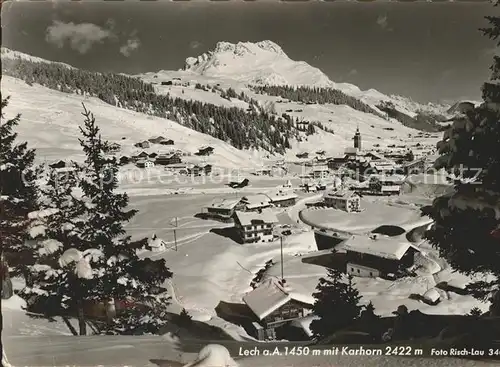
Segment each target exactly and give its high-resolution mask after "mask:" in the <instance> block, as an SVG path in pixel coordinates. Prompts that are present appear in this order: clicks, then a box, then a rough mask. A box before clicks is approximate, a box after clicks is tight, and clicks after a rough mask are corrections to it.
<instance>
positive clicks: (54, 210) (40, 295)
mask: <svg viewBox="0 0 500 367" xmlns="http://www.w3.org/2000/svg"><path fill="white" fill-rule="evenodd" d="M68 168H69V169H68ZM71 169H73V170H71ZM76 169H77V167H76V165H75V164H73V167H71V166H70V167H65V169H64V173H62V172H60V171H59V169H50V171H49V175H48V180H47V182H46V184H45V185H43V186H42V188H41V194H42V195H41V206H42V207H43V208H44V209H43V210H42V211H41V212H40V215H36V218H34V219H33V220H32V221H31V223H30V228H29V230H28V233H29V235H30V239H31V243H32V246H33V253H32V256H33V258H34V259H35V261H34V264H33V265H32V266H30V267H29V268H28V273H29V278H30V282H29V284H27V286H26V287H25V288H24V289H22V290H21V292H20V295H21V297H23V298H24V299H25V300H26V301H27V303H28V309H29V310H30V311H34V312H37V313H41V314H44V315H46V316H48V317H52V316H56V315H68V316H69V315H71V310H74V309H75V307H76V305H75V304H74V303H72V302H73V301H74V300H75V298H74V297H70V296H68V294H70V293H71V292H72V290H71V286H70V284H69V282H68V271H67V269H64V268H62V267H61V266H60V265H59V259H60V257H61V256H62V254H63V253H64V252H65V251H66V250H68V249H70V248H72V246H73V238H76V237H77V233H76V232H75V231H74V228H75V225H74V222H75V221H77V220H78V218H79V215H81V214H82V213H81V206H79V205H75V203H76V200H77V199H75V198H74V197H73V192H74V190H75V188H77V177H78V176H77V173H78V172H77V170H76ZM79 210H80V211H79ZM35 214H38V213H35Z"/></svg>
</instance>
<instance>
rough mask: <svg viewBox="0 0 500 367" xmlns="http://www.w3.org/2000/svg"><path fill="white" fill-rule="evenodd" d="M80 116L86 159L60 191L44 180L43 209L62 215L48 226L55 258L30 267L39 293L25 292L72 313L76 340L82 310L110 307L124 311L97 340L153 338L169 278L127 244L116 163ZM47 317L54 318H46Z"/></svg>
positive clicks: (141, 244)
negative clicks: (144, 335)
mask: <svg viewBox="0 0 500 367" xmlns="http://www.w3.org/2000/svg"><path fill="white" fill-rule="evenodd" d="M83 115H84V117H85V125H84V126H83V127H81V128H80V131H81V133H82V136H83V137H82V138H81V139H80V144H81V146H82V148H83V151H84V153H85V156H86V159H85V162H84V163H83V164H81V165H76V166H75V167H76V172H77V173H78V175H75V176H72V177H73V178H71V179H70V180H69V181H66V182H65V183H64V184H62V185H61V182H57V183H56V180H55V178H54V176H52V180H50V179H49V185H48V186H49V189H48V191H47V197H48V198H49V199H48V200H47V201H46V203H45V205H46V206H47V207H49V208H50V207H52V208H53V207H54V206H56V207H58V208H59V209H61V210H59V211H58V215H53V216H51V218H50V219H49V220H48V221H47V224H46V227H47V228H48V229H49V230H47V231H46V233H45V235H46V237H48V238H47V240H52V241H53V242H54V241H55V242H56V243H57V245H55V246H53V247H52V248H53V249H54V250H55V251H53V252H51V253H50V254H48V255H47V256H46V257H44V258H40V259H39V261H40V262H39V263H38V264H36V266H35V267H34V270H36V274H37V281H36V288H35V287H33V289H32V290H29V289H28V291H31V292H32V293H38V294H42V296H43V297H45V300H46V305H47V308H48V305H51V306H54V305H56V307H54V309H55V310H56V312H63V310H64V309H65V310H68V311H67V313H69V314H73V315H74V314H75V313H76V315H77V316H78V320H79V327H80V330H79V334H80V335H85V334H86V320H85V314H84V306H85V305H86V304H96V303H102V304H104V305H107V309H115V308H116V305H117V304H123V305H127V306H126V307H125V309H124V310H121V311H119V312H116V310H115V311H113V312H116V316H115V315H113V317H110V318H109V320H108V321H109V322H108V324H107V325H106V326H105V327H103V329H102V330H101V331H102V332H106V333H120V334H130V333H137V332H140V333H144V332H148V333H157V332H158V331H159V329H160V327H161V326H162V325H164V324H165V323H166V306H167V305H168V296H167V294H166V292H165V290H164V289H163V288H162V284H163V283H164V282H165V281H166V280H167V279H168V278H169V277H171V275H172V273H171V272H170V271H169V270H168V269H167V267H166V266H165V260H158V261H153V260H150V259H140V258H139V257H138V255H137V250H139V249H143V248H145V246H146V243H147V241H146V240H145V239H144V240H140V241H132V240H131V238H130V236H127V234H126V232H125V230H124V224H125V223H126V222H127V221H129V220H130V219H131V218H132V217H133V216H134V215H135V214H136V211H135V210H127V206H128V196H127V195H126V194H118V193H116V189H117V186H118V182H117V173H118V163H117V162H116V160H115V159H111V158H109V157H108V156H107V154H108V153H109V143H108V142H107V141H104V140H102V139H101V136H100V134H99V128H98V127H97V125H96V123H95V119H94V117H93V115H92V114H91V113H90V112H88V111H87V110H86V109H85V106H84V113H83ZM72 180H76V181H72ZM73 183H76V184H77V185H78V187H79V189H80V190H81V192H82V195H81V196H80V197H75V196H73V195H72V194H71V189H70V186H72V185H73ZM57 190H58V191H57ZM56 192H59V197H60V198H61V200H60V201H58V200H57V195H56ZM58 226H59V227H60V228H59V230H58V228H57V227H58ZM42 242H43V241H42ZM42 242H41V243H42ZM49 312H52V313H53V311H50V310H46V312H45V313H46V314H49ZM109 313H111V310H110V311H109Z"/></svg>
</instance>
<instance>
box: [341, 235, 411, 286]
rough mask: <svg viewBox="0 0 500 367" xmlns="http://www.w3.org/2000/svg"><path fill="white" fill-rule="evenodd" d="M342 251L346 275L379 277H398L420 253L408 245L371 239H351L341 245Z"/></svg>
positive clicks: (390, 240)
mask: <svg viewBox="0 0 500 367" xmlns="http://www.w3.org/2000/svg"><path fill="white" fill-rule="evenodd" d="M342 248H343V249H344V250H345V251H346V261H347V274H350V275H355V276H359V277H379V276H387V275H388V274H398V273H400V272H401V271H403V270H405V269H407V268H409V267H411V266H413V265H414V259H415V253H416V252H419V251H420V250H419V249H418V248H417V247H415V246H413V245H412V244H411V243H410V242H407V241H401V240H398V239H393V238H388V237H381V236H378V235H376V234H372V235H371V236H369V237H367V236H352V237H351V238H350V239H348V240H347V241H346V242H344V243H343V244H342Z"/></svg>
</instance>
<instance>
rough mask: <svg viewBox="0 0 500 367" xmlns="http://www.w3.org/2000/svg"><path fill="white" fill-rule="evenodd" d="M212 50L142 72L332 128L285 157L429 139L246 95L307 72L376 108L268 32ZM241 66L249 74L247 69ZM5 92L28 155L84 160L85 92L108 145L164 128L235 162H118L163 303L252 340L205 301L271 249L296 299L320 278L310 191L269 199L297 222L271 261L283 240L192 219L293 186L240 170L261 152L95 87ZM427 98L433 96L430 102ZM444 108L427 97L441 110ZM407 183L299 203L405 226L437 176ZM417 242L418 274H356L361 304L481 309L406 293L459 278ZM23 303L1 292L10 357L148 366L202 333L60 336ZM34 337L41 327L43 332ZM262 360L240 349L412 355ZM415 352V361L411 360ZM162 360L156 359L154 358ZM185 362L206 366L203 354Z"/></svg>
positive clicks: (327, 361) (22, 361)
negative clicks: (170, 67)
mask: <svg viewBox="0 0 500 367" xmlns="http://www.w3.org/2000/svg"><path fill="white" fill-rule="evenodd" d="M255 47H257V48H255ZM216 51H217V52H215V53H216V54H217V55H215V56H216V57H214V54H209V55H206V56H202V57H201V58H198V59H197V60H195V59H192V60H188V61H189V62H188V64H189V66H188V68H187V70H184V71H177V72H167V71H165V72H158V73H148V74H144V75H142V76H141V77H142V78H143V79H145V80H147V81H154V82H156V83H160V82H161V81H163V80H170V79H172V78H173V77H179V78H181V80H182V82H186V81H189V82H190V83H196V82H199V83H201V84H212V85H213V84H220V85H221V87H224V88H228V87H232V88H234V89H235V90H236V91H237V92H240V91H244V92H245V93H246V94H247V95H248V96H249V97H251V98H254V99H257V100H259V101H261V102H262V103H263V104H266V103H267V105H268V106H269V107H270V108H273V109H275V111H276V112H277V113H278V114H281V113H283V112H286V111H287V110H290V109H292V110H293V113H291V114H292V115H293V116H297V117H301V118H304V119H306V120H310V121H321V122H322V123H323V124H324V125H325V126H327V127H329V128H332V129H333V130H334V131H335V134H331V133H326V132H323V131H321V132H319V133H318V134H314V135H312V136H309V137H308V138H307V141H302V142H300V143H299V142H296V141H292V142H291V143H292V146H293V149H292V150H290V151H289V152H288V153H287V156H286V157H284V158H285V159H286V160H287V161H288V162H289V161H292V160H296V158H295V154H297V153H298V152H304V151H308V152H316V151H318V150H325V151H326V152H327V154H328V155H337V154H340V153H341V152H342V151H343V150H344V148H345V147H346V146H351V144H352V140H351V138H352V136H353V134H354V131H355V130H356V128H357V127H358V126H359V128H360V130H361V132H362V135H363V144H364V146H365V147H372V146H374V145H375V144H380V145H381V147H384V146H387V145H389V144H395V145H398V144H402V145H405V144H406V145H411V144H417V143H420V144H421V145H424V146H431V145H433V144H435V142H436V140H437V136H433V137H430V138H429V139H424V138H422V137H417V134H416V131H415V130H412V129H409V128H406V127H404V126H402V125H401V124H400V123H398V122H396V121H392V120H391V121H387V120H385V119H382V118H379V117H376V116H374V115H370V114H366V113H362V112H359V111H356V110H353V109H351V108H349V107H346V106H333V105H302V104H299V103H291V102H284V103H278V99H279V98H277V97H270V96H264V95H258V94H255V93H253V92H252V91H251V90H250V89H249V88H248V86H246V83H249V82H260V83H262V82H266V81H267V82H273V83H274V84H283V83H284V82H286V83H289V84H305V83H306V82H307V84H311V80H312V81H313V84H316V85H326V86H333V87H335V88H339V89H341V90H343V91H344V92H345V93H347V94H350V95H355V96H358V97H359V98H361V99H362V100H364V101H365V102H366V103H369V104H372V105H373V104H376V103H378V102H379V101H380V100H385V99H386V97H387V96H383V95H380V94H379V92H377V91H374V90H370V91H366V92H362V91H360V90H359V89H358V88H357V87H355V86H352V85H347V84H336V83H333V82H331V81H330V80H328V78H326V76H325V75H324V74H323V73H321V71H319V70H318V69H315V68H312V67H311V66H309V65H307V64H305V63H300V62H298V63H297V62H295V61H292V60H290V59H288V57H287V56H286V55H285V54H284V52H283V51H282V50H281V49H280V48H279V46H277V45H275V44H273V43H269V42H264V43H260V44H258V45H257V46H255V44H241V45H240V44H239V45H238V46H235V45H231V44H228V43H221V44H219V45H218V46H217V50H216ZM15 55H17V56H19V55H18V54H15ZM252 55H253V56H252ZM262 55H264V56H265V57H264V56H262ZM17 56H16V57H17ZM2 57H4V55H3V54H2ZM22 57H24V56H22ZM235 60H236V61H235ZM241 60H246V61H248V60H250V61H251V62H250V61H248V62H246V64H245V63H242V62H241ZM252 60H253V61H252ZM225 64H226V65H225ZM227 65H229V66H230V67H228V66H227ZM231 65H232V67H231ZM245 70H247V71H248V70H253V71H249V72H245ZM157 88H158V91H159V92H161V93H170V94H171V95H172V96H178V97H182V98H190V99H197V100H202V101H205V102H209V103H214V104H220V105H224V106H238V107H241V108H246V104H245V103H244V102H242V101H239V100H232V101H228V100H225V99H223V98H220V96H219V95H217V94H215V93H213V92H205V91H201V90H199V89H195V88H194V87H193V85H188V86H161V85H159V86H158V87H157ZM2 94H3V95H4V96H7V95H10V96H11V97H12V98H11V100H10V102H9V106H8V109H7V110H6V111H5V113H6V115H7V116H8V117H10V116H13V115H14V114H15V113H21V114H22V118H21V123H20V125H19V129H18V132H19V138H20V139H22V140H27V141H28V142H29V144H30V147H33V148H36V149H37V154H38V159H39V160H41V161H47V162H48V163H51V162H52V161H55V160H58V159H75V160H80V159H81V158H82V153H81V149H80V146H79V143H78V136H79V131H78V126H79V125H81V124H82V122H83V118H82V116H81V112H82V106H81V103H82V102H84V103H85V106H86V107H87V109H89V110H90V111H92V112H93V113H94V115H95V117H96V120H97V122H98V124H99V126H100V127H101V129H102V133H103V136H104V138H106V139H109V140H110V141H112V142H117V143H119V144H120V145H121V147H122V149H121V152H120V153H118V155H131V154H135V153H137V152H139V151H140V150H139V149H137V148H135V147H134V146H133V145H134V144H135V143H137V142H139V141H142V140H145V139H148V138H151V137H156V136H159V135H162V136H165V137H166V138H168V139H173V140H174V141H175V145H174V146H173V147H172V148H173V149H180V150H182V151H183V152H185V153H186V154H187V155H186V156H185V158H184V160H185V161H187V162H189V163H210V164H213V165H214V166H216V167H221V168H225V169H229V170H239V172H237V174H236V176H234V175H227V172H221V174H220V176H213V177H209V178H206V177H200V178H195V179H191V178H189V179H188V178H186V177H181V176H171V175H167V174H166V173H165V172H164V171H163V170H162V169H160V168H157V167H154V168H151V169H140V170H139V169H136V168H133V167H132V166H125V167H123V168H122V169H121V172H120V173H121V176H120V189H121V190H123V191H126V192H128V193H129V195H130V196H131V206H132V207H134V208H136V209H138V210H139V213H138V215H137V216H136V217H135V218H134V219H133V220H132V221H131V222H130V223H129V224H128V226H127V230H128V231H129V232H130V234H131V235H132V236H133V237H144V236H148V237H149V236H151V235H152V234H153V233H155V234H156V235H157V236H158V237H160V238H161V239H163V240H164V242H165V243H166V245H167V248H166V250H165V251H162V252H154V253H145V254H144V256H150V257H152V258H155V259H158V258H164V259H165V260H166V263H167V265H168V266H169V268H170V269H171V270H172V271H173V273H174V276H173V278H172V279H171V280H170V281H169V282H167V284H166V286H167V287H168V289H169V292H170V295H171V297H172V305H171V309H172V311H174V312H179V311H180V310H181V309H182V308H185V309H186V310H187V311H188V313H189V314H190V315H192V316H193V318H194V319H195V320H199V321H204V322H207V323H208V324H211V325H215V326H218V327H221V328H222V329H224V330H225V331H226V332H227V333H228V334H229V335H231V336H233V337H234V338H235V339H236V340H241V339H242V338H248V335H246V333H245V332H244V330H242V329H241V328H240V327H237V326H235V325H232V324H230V323H228V322H227V321H225V320H223V319H221V318H219V317H218V316H217V315H216V312H215V308H216V306H217V305H218V304H219V302H220V301H226V302H237V303H241V302H242V297H243V296H244V295H245V293H246V292H248V291H249V290H251V287H250V283H251V281H252V279H253V278H254V277H255V275H256V273H257V272H258V271H259V270H261V269H262V268H263V267H264V265H265V263H266V262H267V261H269V260H271V259H273V260H274V265H273V266H271V267H270V268H268V269H267V270H266V272H265V274H264V277H272V276H279V275H280V273H281V265H283V269H284V273H285V278H286V279H287V283H288V285H289V286H291V287H292V288H293V290H294V292H296V293H300V294H301V295H302V296H304V297H309V298H310V297H311V295H312V293H313V291H314V289H315V287H316V285H317V283H318V279H319V278H320V277H323V276H325V275H326V272H327V271H326V269H325V268H323V267H321V266H318V265H312V264H308V263H305V262H303V261H302V260H303V257H305V256H311V254H314V252H315V251H316V244H315V241H314V234H313V232H312V231H311V230H310V228H309V227H308V226H307V225H305V224H303V223H297V221H298V220H299V217H300V216H299V212H300V211H301V210H302V209H304V206H305V202H306V201H307V200H311V201H315V200H317V199H318V196H316V195H304V194H301V195H300V198H299V201H298V203H297V204H296V205H295V206H293V207H290V208H287V209H273V210H274V211H275V212H276V213H277V215H278V218H279V221H280V223H281V224H289V225H290V224H291V225H292V230H293V231H292V232H293V234H292V235H290V236H287V237H285V238H284V241H283V251H284V256H283V264H281V262H280V261H281V260H280V242H279V241H275V242H271V243H265V244H245V245H240V244H238V243H236V242H234V241H233V240H232V239H231V238H229V237H226V236H225V235H224V229H225V228H226V227H227V226H228V225H227V224H223V223H219V222H215V221H209V220H202V219H198V218H196V217H195V215H196V214H197V213H200V212H201V209H202V207H204V206H206V205H208V204H209V203H210V202H212V201H213V200H214V199H217V198H227V197H235V198H236V197H241V196H244V195H246V194H249V193H262V192H266V191H269V190H272V189H273V188H275V187H276V186H278V185H281V184H284V183H285V182H286V180H288V179H290V180H291V181H292V184H293V186H294V187H297V186H298V184H299V183H300V180H299V179H298V175H297V172H295V175H294V174H292V173H289V175H288V176H285V175H283V176H281V177H274V178H264V177H257V176H251V175H250V173H249V172H251V170H253V169H255V168H258V167H261V166H262V165H263V164H264V163H269V161H265V160H264V155H265V154H264V153H263V152H253V151H252V152H251V151H241V150H237V149H235V148H234V147H232V146H230V145H228V144H227V143H225V142H222V141H220V140H217V139H215V138H212V137H210V136H207V135H204V134H201V133H198V132H195V131H193V130H190V129H188V128H186V127H183V126H181V125H179V124H177V123H175V122H172V121H169V120H166V119H161V118H155V117H151V116H146V115H143V114H140V113H136V112H132V111H129V110H125V109H121V108H117V107H114V106H111V105H108V104H106V103H104V102H102V101H100V100H98V99H96V98H86V97H82V96H79V95H72V94H65V93H61V92H57V91H53V90H49V89H47V88H44V87H41V86H39V85H36V84H35V85H33V86H29V85H27V84H26V83H24V82H22V81H20V80H17V79H14V78H11V77H3V78H2ZM387 99H389V100H392V101H397V102H398V106H402V107H401V108H403V107H404V108H406V109H407V110H408V111H409V113H410V112H415V111H416V110H418V109H422V108H423V107H422V106H419V105H418V104H412V103H410V101H408V100H405V99H403V98H396V97H387ZM428 108H429V109H432V108H433V107H432V106H428ZM440 108H441V107H439V106H436V109H437V110H439V109H440ZM298 110H301V111H298ZM389 129H393V130H389ZM410 135H411V136H410ZM205 145H210V146H212V147H214V148H215V149H214V154H213V155H212V156H210V157H208V158H205V159H200V158H196V157H193V156H192V155H191V156H189V153H191V154H192V153H193V152H196V151H197V150H198V148H199V147H201V146H205ZM170 149H171V148H165V147H162V146H153V147H152V148H149V149H145V150H146V151H147V152H148V153H151V152H157V153H159V152H161V151H167V150H170ZM280 159H283V157H280ZM240 178H249V179H250V185H249V186H247V187H245V188H243V189H238V190H234V189H231V188H229V187H228V186H227V185H226V183H228V182H230V181H232V180H235V179H236V180H239V179H240ZM408 187H409V189H408V191H407V193H406V194H405V196H404V197H402V198H401V201H400V203H399V205H394V203H393V204H392V205H390V203H389V202H384V201H367V202H365V203H364V208H365V210H364V211H363V212H362V213H357V214H356V213H353V214H347V213H343V212H339V211H335V210H309V209H308V210H304V211H303V212H302V214H303V216H304V218H307V219H308V221H310V222H312V223H315V224H317V225H320V226H325V227H326V226H330V227H331V228H336V229H343V230H346V231H361V232H366V231H369V230H371V229H373V228H375V227H377V226H378V225H382V224H389V225H390V224H392V225H401V226H403V227H404V228H405V229H407V230H410V229H412V227H417V226H421V225H422V219H421V218H420V217H419V214H418V211H417V208H416V207H414V206H412V205H410V204H412V203H415V202H420V201H419V200H421V201H428V200H429V198H430V197H432V195H433V194H435V193H437V191H433V190H437V189H436V188H435V187H434V186H429V187H428V186H422V185H420V184H419V183H418V182H417V183H414V184H412V185H408ZM175 194H177V195H175ZM405 200H407V202H405ZM174 225H176V226H174ZM339 227H341V228H339ZM174 229H175V235H174ZM418 245H419V247H420V249H421V250H422V251H423V252H424V254H423V255H422V256H423V258H422V259H421V261H422V264H424V266H423V269H424V271H420V272H419V274H418V276H416V277H413V278H405V279H401V280H398V281H395V282H389V281H386V280H382V279H369V278H364V279H362V278H359V279H357V280H356V284H357V286H358V288H359V290H360V293H361V295H362V296H363V302H369V301H372V302H373V303H374V305H375V308H376V313H378V314H380V315H389V314H391V312H392V311H394V310H395V309H396V307H397V306H399V305H401V304H405V305H407V306H408V308H409V309H410V310H411V309H415V308H418V309H420V310H422V311H423V312H428V313H445V314H454V313H456V314H464V313H466V312H468V311H470V310H471V309H472V308H473V307H474V306H478V307H480V308H482V309H483V310H484V309H486V308H487V305H486V304H481V303H478V302H477V301H476V300H474V299H472V298H471V297H469V296H459V295H456V294H452V293H442V294H441V298H442V301H441V303H439V305H437V306H427V305H425V304H424V303H422V302H420V301H417V300H414V299H410V298H409V296H410V295H411V294H412V293H419V294H423V293H424V292H426V291H427V290H428V289H430V288H432V287H434V286H435V285H436V284H437V283H438V282H441V281H450V280H452V281H455V282H460V283H466V282H467V278H465V277H463V276H458V275H456V274H454V273H452V272H451V270H450V269H449V267H448V266H447V264H446V263H445V262H444V261H443V260H441V259H439V257H438V256H437V254H436V251H435V250H434V249H432V248H431V247H430V246H429V245H428V244H427V243H425V242H423V243H419V244H418ZM21 303H22V302H21V301H20V300H19V299H18V298H17V297H13V298H12V299H11V300H9V301H7V302H2V313H3V316H4V336H5V338H4V343H5V345H6V350H7V354H8V357H9V359H10V363H11V364H12V365H30V366H35V365H74V364H78V363H84V364H86V365H137V366H151V365H155V364H148V361H149V359H154V358H157V359H168V360H180V359H182V360H183V361H193V359H194V357H195V354H196V353H197V352H198V351H199V350H200V349H201V348H202V347H203V346H204V344H205V342H200V341H191V342H190V341H182V343H184V345H183V347H184V348H188V349H189V348H191V349H192V350H191V353H187V354H183V353H180V352H179V348H180V349H183V348H182V347H179V346H178V345H177V344H176V343H175V342H174V341H173V340H171V339H168V338H161V337H133V338H129V337H111V336H109V337H108V336H105V337H92V336H91V337H86V338H76V337H68V335H71V333H70V332H69V330H68V328H67V327H66V326H65V325H64V323H63V322H62V321H61V320H58V319H57V320H55V321H53V322H48V321H46V320H43V319H37V318H32V317H29V316H27V315H26V314H25V313H24V312H23V311H22V310H21ZM42 335H43V336H44V338H40V336H42ZM227 346H228V347H231V348H232V349H231V348H230V349H231V352H233V350H236V351H237V349H235V348H236V344H234V345H231V344H230V343H229V344H227ZM26 350H30V353H29V354H27V353H25V351H26ZM235 353H237V352H235ZM234 355H235V354H233V356H234ZM49 356H50V357H49ZM269 358H270V357H264V356H260V357H254V358H250V359H241V360H238V361H237V362H238V363H239V364H240V365H241V366H243V367H244V366H253V367H257V366H269V365H273V366H276V367H284V366H289V365H293V366H301V365H304V366H311V365H312V364H315V365H318V366H326V365H331V363H335V364H336V365H339V366H340V365H342V366H359V365H367V366H368V365H387V366H392V365H394V366H396V365H397V366H405V365H408V366H409V365H414V364H410V363H414V362H411V360H409V359H398V358H396V357H391V360H390V361H389V362H388V361H387V360H385V359H377V358H373V357H370V358H369V359H362V358H361V357H360V358H361V359H358V358H352V357H349V358H347V357H346V358H343V357H331V356H330V357H328V358H318V361H312V360H311V357H303V358H302V357H297V356H294V357H289V358H288V357H287V358H285V357H281V358H272V362H271V360H270V359H269ZM420 363H423V361H422V360H420ZM447 363H448V365H450V366H451V365H453V363H454V362H453V360H447ZM156 365H158V364H156ZM167 365H168V364H164V366H167ZM195 365H198V366H203V364H195ZM427 365H431V364H427ZM460 365H461V366H466V365H467V364H466V363H464V362H461V363H460ZM476 365H477V364H476ZM180 366H182V365H180ZM192 366H194V365H192ZM211 367H214V366H211Z"/></svg>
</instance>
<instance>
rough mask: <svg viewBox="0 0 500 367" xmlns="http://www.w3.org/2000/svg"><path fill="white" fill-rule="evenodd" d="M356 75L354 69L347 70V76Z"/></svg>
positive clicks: (356, 72)
mask: <svg viewBox="0 0 500 367" xmlns="http://www.w3.org/2000/svg"><path fill="white" fill-rule="evenodd" d="M353 75H358V71H357V70H356V69H352V70H349V72H348V73H347V76H353Z"/></svg>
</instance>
